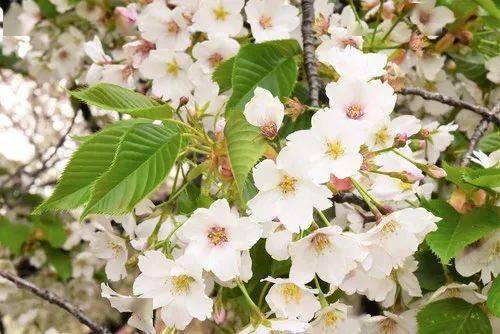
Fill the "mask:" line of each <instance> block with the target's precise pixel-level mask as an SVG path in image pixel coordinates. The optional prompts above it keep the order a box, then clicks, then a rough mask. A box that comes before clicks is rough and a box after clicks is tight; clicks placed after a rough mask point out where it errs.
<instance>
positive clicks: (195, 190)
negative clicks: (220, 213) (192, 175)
mask: <svg viewBox="0 0 500 334" xmlns="http://www.w3.org/2000/svg"><path fill="white" fill-rule="evenodd" d="M199 197H200V187H197V186H195V185H194V184H192V183H190V184H188V186H187V187H186V189H184V190H183V191H182V192H181V194H180V195H179V198H178V199H177V206H178V208H179V211H180V213H182V214H185V215H188V214H191V213H192V212H193V211H194V210H196V209H197V207H198V198H199Z"/></svg>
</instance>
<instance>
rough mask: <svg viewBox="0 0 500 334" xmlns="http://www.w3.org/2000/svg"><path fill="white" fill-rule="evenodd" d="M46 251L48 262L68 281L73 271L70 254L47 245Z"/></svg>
mask: <svg viewBox="0 0 500 334" xmlns="http://www.w3.org/2000/svg"><path fill="white" fill-rule="evenodd" d="M44 249H45V254H46V255H47V261H48V262H49V263H50V264H51V265H52V266H53V267H54V269H55V270H56V272H57V274H58V275H59V276H60V277H61V279H63V280H64V281H67V280H68V279H69V278H70V277H71V273H72V271H73V267H72V265H71V257H70V256H69V253H67V252H64V251H62V250H60V249H56V248H52V247H49V246H48V245H46V246H45V247H44Z"/></svg>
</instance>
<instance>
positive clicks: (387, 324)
mask: <svg viewBox="0 0 500 334" xmlns="http://www.w3.org/2000/svg"><path fill="white" fill-rule="evenodd" d="M379 325H380V330H381V331H382V333H384V334H389V333H392V332H394V330H395V329H396V325H397V324H396V322H395V321H394V320H392V319H391V318H385V319H384V320H382V321H380V322H379Z"/></svg>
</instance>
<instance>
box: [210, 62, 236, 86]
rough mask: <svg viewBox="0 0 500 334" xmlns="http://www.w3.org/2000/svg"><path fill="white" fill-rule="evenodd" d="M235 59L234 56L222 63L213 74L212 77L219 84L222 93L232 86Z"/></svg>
mask: <svg viewBox="0 0 500 334" xmlns="http://www.w3.org/2000/svg"><path fill="white" fill-rule="evenodd" d="M234 59H235V57H232V58H230V59H228V60H226V61H225V62H223V63H222V64H220V65H219V67H217V69H216V70H215V71H214V73H213V74H212V78H213V80H214V81H215V82H217V84H218V85H219V90H220V92H221V93H222V92H225V91H227V90H229V89H231V87H232V77H233V66H234Z"/></svg>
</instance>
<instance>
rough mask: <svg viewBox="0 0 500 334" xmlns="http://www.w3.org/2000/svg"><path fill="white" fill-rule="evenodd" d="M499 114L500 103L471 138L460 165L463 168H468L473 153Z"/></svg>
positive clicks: (480, 123)
mask: <svg viewBox="0 0 500 334" xmlns="http://www.w3.org/2000/svg"><path fill="white" fill-rule="evenodd" d="M499 113H500V102H498V103H497V104H496V105H495V106H494V107H493V109H491V113H490V114H489V115H488V116H485V117H483V118H482V119H481V121H479V123H478V124H477V126H476V128H475V129H474V132H473V133H472V136H471V138H470V142H469V148H468V149H467V152H466V153H465V154H464V156H463V158H462V162H461V163H460V164H461V165H462V166H463V167H467V166H468V165H469V163H470V159H471V157H472V153H473V152H474V150H475V149H476V147H477V144H478V143H479V140H481V138H482V137H483V136H484V134H485V132H486V130H488V127H489V126H490V123H491V122H492V119H497V115H498V114H499ZM492 117H494V118H492Z"/></svg>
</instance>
